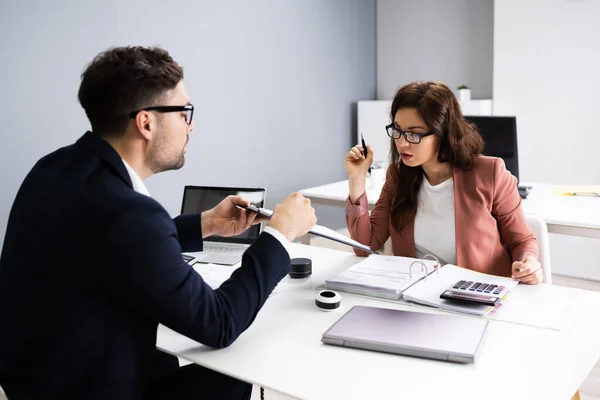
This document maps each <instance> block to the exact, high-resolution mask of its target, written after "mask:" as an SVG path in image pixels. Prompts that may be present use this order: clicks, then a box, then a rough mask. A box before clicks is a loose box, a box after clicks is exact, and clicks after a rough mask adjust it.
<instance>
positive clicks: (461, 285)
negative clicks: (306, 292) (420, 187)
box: [325, 255, 518, 316]
mask: <svg viewBox="0 0 600 400" xmlns="http://www.w3.org/2000/svg"><path fill="white" fill-rule="evenodd" d="M436 264H437V263H436V262H435V261H430V260H420V259H416V258H410V257H396V256H380V255H371V256H369V257H368V258H367V259H366V260H364V261H362V262H360V263H358V264H355V265H353V266H352V267H350V268H349V269H347V270H346V271H344V272H342V273H341V274H339V275H338V276H336V277H333V278H331V279H329V280H327V281H325V283H326V286H327V288H328V289H331V290H339V291H342V292H347V293H355V294H360V295H366V296H372V297H378V298H384V299H389V300H405V301H409V302H414V303H419V304H423V305H427V306H431V307H436V308H439V309H443V310H448V311H455V312H460V313H466V314H474V315H482V316H484V315H488V314H489V313H490V312H492V311H493V310H494V309H495V308H496V307H497V306H498V305H500V304H502V302H504V301H505V300H506V294H508V292H509V291H510V290H511V289H513V288H514V287H515V286H516V285H517V284H518V281H516V280H514V279H511V278H505V277H499V276H494V275H488V274H483V273H481V272H477V271H472V270H469V269H465V268H460V267H457V266H456V265H451V264H446V265H444V266H443V267H439V268H436V266H437V265H436ZM461 289H462V290H463V291H464V292H465V293H467V294H479V295H481V294H486V293H487V294H488V295H490V296H493V295H494V293H496V296H501V297H502V301H499V302H497V303H496V304H495V305H486V304H481V303H474V302H469V301H457V300H446V299H443V298H441V296H442V295H444V294H446V293H448V291H452V290H454V291H460V290H461Z"/></svg>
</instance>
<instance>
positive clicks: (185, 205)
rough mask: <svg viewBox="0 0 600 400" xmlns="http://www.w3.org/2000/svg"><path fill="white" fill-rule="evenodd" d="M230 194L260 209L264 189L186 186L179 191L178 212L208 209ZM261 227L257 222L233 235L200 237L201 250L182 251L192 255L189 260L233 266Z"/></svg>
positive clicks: (263, 198) (263, 199) (196, 211)
mask: <svg viewBox="0 0 600 400" xmlns="http://www.w3.org/2000/svg"><path fill="white" fill-rule="evenodd" d="M230 195H234V196H240V197H243V198H244V199H246V200H248V201H249V202H250V203H251V204H252V205H254V206H256V207H261V208H262V207H264V206H265V201H266V197H267V191H266V190H265V189H263V188H239V187H215V186H186V187H185V188H184V191H183V202H182V205H181V214H190V213H202V212H204V211H208V210H210V209H211V208H213V207H215V206H216V205H217V204H219V203H220V202H221V201H223V199H225V198H226V197H227V196H230ZM261 229H262V228H261V224H257V225H254V226H251V227H250V228H249V229H248V230H247V231H246V232H244V233H242V234H240V235H237V236H231V237H223V236H218V235H213V236H209V237H206V238H205V239H204V248H203V251H201V252H196V253H186V254H187V255H189V256H192V257H194V260H193V261H192V263H195V262H202V263H213V264H224V265H233V264H235V263H237V262H239V261H240V260H241V259H242V255H243V254H244V252H245V251H246V249H247V248H248V247H249V246H250V245H251V244H252V242H254V240H256V238H258V235H260V233H261Z"/></svg>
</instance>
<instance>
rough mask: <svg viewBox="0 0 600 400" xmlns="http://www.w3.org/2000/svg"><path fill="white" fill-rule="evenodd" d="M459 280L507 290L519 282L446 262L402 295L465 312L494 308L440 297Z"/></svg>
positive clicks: (408, 298) (475, 312)
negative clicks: (496, 286)
mask: <svg viewBox="0 0 600 400" xmlns="http://www.w3.org/2000/svg"><path fill="white" fill-rule="evenodd" d="M461 280H464V281H473V282H484V283H489V284H492V285H498V286H504V287H506V288H507V289H508V290H511V289H513V288H514V287H515V286H517V284H518V283H519V281H516V280H514V279H511V278H504V277H501V276H494V275H488V274H483V273H481V272H477V271H472V270H470V269H465V268H460V267H457V266H456V265H450V264H446V265H444V266H443V267H442V268H440V269H439V272H436V273H435V274H431V275H429V276H428V277H427V281H422V282H420V283H419V284H417V285H414V286H412V287H410V288H409V289H407V290H406V291H404V293H403V294H402V297H403V298H404V300H407V301H412V302H415V303H420V304H424V305H427V306H432V307H436V308H440V309H443V310H448V311H456V312H461V313H465V314H474V315H487V314H489V313H490V312H491V311H492V310H494V307H493V306H488V305H483V304H469V303H463V302H456V301H452V300H444V299H441V298H440V295H441V294H442V293H443V292H444V291H446V290H447V289H449V288H451V287H452V286H454V285H455V284H456V283H457V282H458V281H461Z"/></svg>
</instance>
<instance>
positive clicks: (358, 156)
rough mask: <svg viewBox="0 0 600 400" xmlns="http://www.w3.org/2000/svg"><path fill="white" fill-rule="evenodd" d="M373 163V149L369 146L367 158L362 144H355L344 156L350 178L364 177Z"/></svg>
mask: <svg viewBox="0 0 600 400" xmlns="http://www.w3.org/2000/svg"><path fill="white" fill-rule="evenodd" d="M371 164H373V151H372V150H371V146H367V157H366V158H365V155H364V152H363V148H362V146H354V147H353V148H351V149H350V151H349V152H348V154H346V157H344V166H345V167H346V172H347V173H348V178H349V179H352V178H364V177H365V176H366V175H367V171H368V170H369V167H370V166H371Z"/></svg>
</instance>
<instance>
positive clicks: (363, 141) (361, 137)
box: [360, 133, 371, 174]
mask: <svg viewBox="0 0 600 400" xmlns="http://www.w3.org/2000/svg"><path fill="white" fill-rule="evenodd" d="M360 141H361V142H362V147H363V151H364V153H365V158H367V145H366V144H365V138H364V137H363V135H362V133H361V134H360ZM370 173H371V167H369V174H370Z"/></svg>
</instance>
